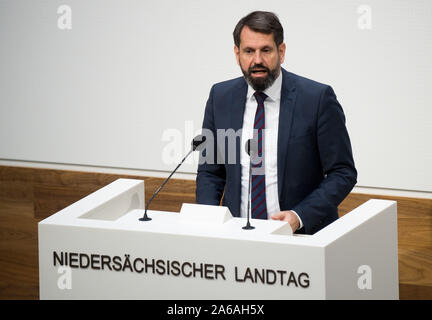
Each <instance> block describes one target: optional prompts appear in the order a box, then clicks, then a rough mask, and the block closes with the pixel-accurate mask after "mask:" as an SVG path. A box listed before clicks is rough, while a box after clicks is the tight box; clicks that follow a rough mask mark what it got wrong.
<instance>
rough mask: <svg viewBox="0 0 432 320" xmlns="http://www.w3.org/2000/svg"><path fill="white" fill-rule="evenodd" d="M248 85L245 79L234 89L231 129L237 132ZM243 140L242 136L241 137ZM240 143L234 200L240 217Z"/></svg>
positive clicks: (240, 122)
mask: <svg viewBox="0 0 432 320" xmlns="http://www.w3.org/2000/svg"><path fill="white" fill-rule="evenodd" d="M247 89H248V86H247V83H246V81H245V80H244V79H242V81H240V84H239V85H238V86H236V87H235V88H234V91H233V92H232V97H231V103H232V104H231V106H230V107H231V108H230V111H231V117H230V119H231V120H230V121H231V123H230V127H229V128H232V129H233V130H234V131H235V132H237V131H238V130H239V129H242V127H243V116H244V110H245V107H246V95H247ZM240 138H241V136H240ZM239 140H240V141H239V142H238V143H236V162H235V165H234V166H233V167H234V177H235V178H234V183H235V186H234V190H233V191H234V192H235V193H236V195H234V197H233V198H232V199H235V201H236V203H235V204H234V207H235V208H236V212H235V213H233V214H234V215H235V216H240V201H241V163H240V148H241V146H240V142H241V139H239Z"/></svg>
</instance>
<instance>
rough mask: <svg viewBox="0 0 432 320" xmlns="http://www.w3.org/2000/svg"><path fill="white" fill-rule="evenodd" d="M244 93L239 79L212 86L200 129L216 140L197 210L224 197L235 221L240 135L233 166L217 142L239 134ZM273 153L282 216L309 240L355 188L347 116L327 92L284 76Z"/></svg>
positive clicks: (201, 177) (203, 167) (200, 182)
mask: <svg viewBox="0 0 432 320" xmlns="http://www.w3.org/2000/svg"><path fill="white" fill-rule="evenodd" d="M247 89H248V86H247V83H246V81H245V80H244V78H243V77H240V78H236V79H233V80H229V81H225V82H221V83H218V84H215V85H214V86H213V87H212V89H211V91H210V96H209V99H208V101H207V105H206V109H205V115H204V121H203V129H207V130H205V131H209V130H210V131H211V132H213V134H214V138H215V143H214V149H212V151H213V152H214V157H215V159H214V160H215V161H214V163H201V162H202V159H203V157H205V156H206V152H209V150H204V151H203V152H202V154H201V160H200V164H199V166H198V174H197V179H196V200H197V203H200V204H210V205H220V201H221V199H222V197H223V202H222V204H223V205H224V206H227V207H228V208H229V209H230V211H231V213H232V215H233V216H235V217H239V216H240V199H241V165H240V148H244V146H240V136H239V137H238V139H237V141H236V155H235V157H236V161H235V163H231V164H230V163H228V148H223V146H222V145H223V143H224V142H227V141H219V140H222V139H219V140H218V139H217V134H216V130H217V129H225V130H228V129H233V130H234V131H237V130H239V129H241V128H242V126H243V113H244V109H245V104H246V94H247ZM203 131H204V130H203ZM224 140H226V139H224ZM211 145H212V144H210V143H209V144H208V145H207V147H206V148H211ZM277 152H278V154H277V170H278V191H279V204H280V209H281V210H282V211H283V210H294V211H296V212H297V214H298V215H299V216H300V218H301V219H302V221H303V224H304V227H303V228H302V229H301V230H298V233H306V234H313V233H315V232H317V231H319V230H320V229H322V228H323V227H325V226H326V225H328V224H330V223H331V222H333V221H335V220H336V219H337V218H338V212H337V207H338V205H339V203H340V202H341V201H342V200H343V199H344V198H345V197H346V196H347V195H348V193H349V192H350V191H351V190H352V188H353V187H354V185H355V184H356V182H357V180H356V179H357V171H356V169H355V166H354V160H353V156H352V150H351V143H350V139H349V136H348V132H347V129H346V126H345V116H344V113H343V110H342V107H341V106H340V104H339V102H338V101H337V99H336V95H335V93H334V92H333V89H332V88H331V87H330V86H328V85H325V84H321V83H318V82H315V81H312V80H309V79H306V78H303V77H300V76H298V75H295V74H293V73H290V72H287V71H286V70H284V69H282V91H281V101H280V111H279V129H278V151H277ZM231 156H232V155H231ZM221 160H222V161H221ZM221 162H224V163H221ZM231 162H233V161H231Z"/></svg>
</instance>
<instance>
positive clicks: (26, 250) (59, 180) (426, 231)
mask: <svg viewBox="0 0 432 320" xmlns="http://www.w3.org/2000/svg"><path fill="white" fill-rule="evenodd" d="M118 178H129V179H141V180H144V183H145V190H146V195H145V197H146V199H149V197H150V196H151V195H152V193H153V192H154V191H155V190H156V189H157V188H158V187H159V185H160V184H161V183H162V182H163V180H164V179H162V178H154V177H142V176H127V175H115V174H105V173H92V172H78V171H64V170H51V169H38V168H22V167H10V166H0V299H38V298H39V276H38V272H39V271H38V242H37V223H38V222H39V221H41V220H42V219H44V218H46V217H48V216H50V215H52V214H53V213H55V212H57V211H59V210H61V209H63V208H65V207H66V206H68V205H70V204H72V203H74V202H76V201H78V200H80V199H82V198H83V197H85V196H87V195H88V194H90V193H92V192H94V191H96V190H98V189H100V188H102V187H103V186H105V185H107V184H109V183H111V182H113V181H115V180H116V179H118ZM372 198H374V199H391V200H396V201H397V205H398V248H399V293H400V299H432V200H429V199H418V198H403V197H389V196H379V195H367V194H359V193H351V194H350V195H349V196H348V197H347V198H346V199H345V200H344V201H343V202H342V203H341V204H340V206H339V215H340V216H342V215H344V214H346V213H348V212H350V211H351V210H353V209H354V208H356V207H358V206H359V205H361V204H362V203H364V202H366V201H367V200H369V199H372ZM184 202H189V203H194V202H195V181H191V180H182V179H172V180H171V181H170V182H168V183H167V185H166V186H165V188H164V189H163V190H162V191H161V193H160V194H159V195H158V197H157V198H155V200H154V201H153V202H152V205H151V207H150V209H154V210H166V211H175V212H178V211H180V208H181V205H182V203H184Z"/></svg>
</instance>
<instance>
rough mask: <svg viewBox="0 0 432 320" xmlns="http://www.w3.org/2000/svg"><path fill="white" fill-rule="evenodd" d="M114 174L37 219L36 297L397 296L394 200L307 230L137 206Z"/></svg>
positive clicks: (140, 198) (225, 213)
mask: <svg viewBox="0 0 432 320" xmlns="http://www.w3.org/2000/svg"><path fill="white" fill-rule="evenodd" d="M143 208H144V181H142V180H130V179H119V180H117V181H115V182H113V183H111V184H109V185H107V186H106V187H104V188H102V189H100V190H98V191H96V192H94V193H92V194H90V195H89V196H87V197H85V198H83V199H82V200H80V201H78V202H76V203H74V204H72V205H71V206H69V207H67V208H65V209H63V210H61V211H59V212H57V213H56V214H54V215H52V216H50V217H49V218H47V219H45V220H43V221H41V222H40V223H39V282H40V298H41V299H236V300H238V299H398V296H399V289H398V253H397V219H396V218H397V217H396V211H397V210H396V202H395V201H387V200H370V201H368V202H366V203H364V204H363V205H361V206H360V207H358V208H356V209H355V210H353V211H351V212H350V213H348V214H346V215H344V216H343V217H341V218H340V219H338V220H337V221H335V222H333V223H332V224H330V225H329V226H327V227H326V228H324V229H322V230H321V231H319V232H317V233H316V234H314V235H312V236H305V235H303V236H302V235H293V234H292V232H291V228H290V226H289V224H287V223H285V222H280V221H265V220H251V224H252V225H253V226H255V229H253V230H243V229H242V227H243V226H244V225H245V224H246V221H245V219H242V218H233V217H232V216H231V213H230V212H229V210H228V208H226V207H216V206H204V205H193V204H184V205H183V207H182V209H181V211H180V213H174V212H161V211H149V212H148V214H149V216H150V217H151V218H152V220H151V221H148V222H141V221H138V219H139V218H140V217H142V215H143V212H144V210H143Z"/></svg>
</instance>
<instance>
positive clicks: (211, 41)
mask: <svg viewBox="0 0 432 320" xmlns="http://www.w3.org/2000/svg"><path fill="white" fill-rule="evenodd" d="M63 4H66V5H68V6H69V7H70V8H71V10H72V29H71V30H61V29H59V27H58V20H59V19H60V21H63V20H62V16H63V14H62V13H57V9H58V8H59V6H60V5H63ZM361 5H367V6H368V7H367V8H370V9H371V20H368V19H367V18H368V17H367V16H366V14H365V12H364V11H361V10H360V11H359V12H358V11H357V10H359V7H360V8H361ZM257 9H258V10H269V11H274V12H276V13H277V14H278V15H279V17H280V19H281V22H282V24H283V26H284V28H285V40H286V44H287V56H286V61H285V64H284V65H283V67H284V68H286V69H288V70H289V71H292V72H295V73H297V74H300V75H303V76H306V77H309V78H312V79H314V80H317V81H320V82H324V83H327V84H330V85H332V87H333V88H334V89H335V92H336V94H337V96H338V98H339V100H340V102H341V104H342V106H343V108H344V111H345V114H346V117H347V126H348V130H349V132H350V135H351V140H352V145H353V150H354V157H355V160H356V165H357V168H358V171H359V177H358V186H362V187H376V188H390V189H402V190H417V191H426V192H432V169H431V168H430V164H431V163H432V148H431V142H430V140H431V138H432V133H431V127H432V96H431V95H430V89H429V87H430V86H431V84H432V64H431V58H430V57H432V2H431V1H428V0H423V1H422V0H415V1H400V0H393V1H389V0H373V1H372V0H370V1H353V0H351V1H347V0H329V1H320V0H307V1H305V0H296V1H286V0H268V1H266V2H265V5H263V2H262V1H251V0H237V1H232V0H219V1H205V0H201V1H198V0H148V1H130V0H129V1H124V0H123V1H120V0H118V1H112V0H111V1H107V0H92V1H85V0H69V1H68V0H63V1H56V0H48V1H30V0H28V1H16V0H2V1H0V159H8V160H25V161H39V162H46V163H63V164H78V165H90V166H101V167H116V168H129V169H144V170H149V171H169V170H171V169H173V168H174V167H175V161H178V160H180V159H181V157H182V156H183V155H184V154H185V153H186V148H187V146H188V145H189V141H190V139H191V138H192V137H193V136H194V134H196V133H197V132H198V131H199V129H200V126H201V123H202V117H203V112H204V106H205V102H206V100H207V97H208V93H209V90H210V87H211V85H212V84H213V83H215V82H218V81H222V80H226V79H229V78H233V77H237V76H240V75H241V73H240V70H239V68H238V67H237V65H236V63H235V59H234V55H233V40H232V31H233V29H234V26H235V24H236V23H237V21H238V20H239V19H240V18H241V17H242V16H244V15H246V14H247V13H249V12H251V11H253V10H257ZM369 22H371V24H368V23H369ZM365 25H366V26H368V25H369V26H370V27H371V29H361V28H360V27H359V26H365ZM169 160H171V161H169ZM195 160H196V158H195ZM195 170H196V162H195V163H193V162H192V161H190V162H189V163H188V164H186V165H184V166H183V167H182V168H181V171H183V172H191V173H192V172H195Z"/></svg>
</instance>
